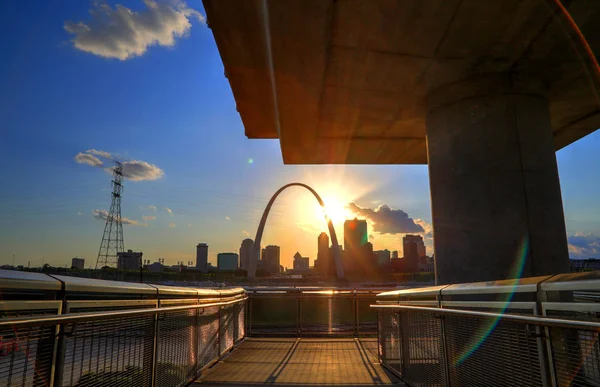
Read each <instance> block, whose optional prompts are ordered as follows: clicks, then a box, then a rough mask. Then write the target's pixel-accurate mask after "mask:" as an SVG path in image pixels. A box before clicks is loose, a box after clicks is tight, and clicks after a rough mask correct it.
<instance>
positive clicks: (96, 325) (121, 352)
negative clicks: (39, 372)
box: [57, 315, 155, 387]
mask: <svg viewBox="0 0 600 387" xmlns="http://www.w3.org/2000/svg"><path fill="white" fill-rule="evenodd" d="M154 321H155V318H154V316H153V315H147V316H138V317H128V318H108V319H104V320H97V321H88V322H82V323H76V324H67V325H65V326H64V327H63V332H62V335H63V336H64V343H63V347H62V350H61V352H62V354H61V353H59V354H58V356H64V362H63V366H62V369H60V370H57V374H59V375H60V377H62V383H61V385H62V386H81V387H83V386H100V385H102V386H104V385H106V386H111V387H120V386H147V385H149V384H150V382H151V377H152V357H153V345H154Z"/></svg>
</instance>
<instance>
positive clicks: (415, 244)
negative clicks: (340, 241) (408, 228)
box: [402, 235, 425, 272]
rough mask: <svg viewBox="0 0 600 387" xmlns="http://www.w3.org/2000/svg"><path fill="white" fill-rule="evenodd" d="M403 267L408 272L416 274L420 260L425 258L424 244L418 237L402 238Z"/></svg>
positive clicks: (407, 236) (420, 237)
mask: <svg viewBox="0 0 600 387" xmlns="http://www.w3.org/2000/svg"><path fill="white" fill-rule="evenodd" d="M402 242H403V248H404V259H405V261H404V262H405V267H406V271H408V272H418V271H419V263H420V262H421V258H423V257H425V244H424V243H423V237H422V236H420V235H406V236H404V238H402Z"/></svg>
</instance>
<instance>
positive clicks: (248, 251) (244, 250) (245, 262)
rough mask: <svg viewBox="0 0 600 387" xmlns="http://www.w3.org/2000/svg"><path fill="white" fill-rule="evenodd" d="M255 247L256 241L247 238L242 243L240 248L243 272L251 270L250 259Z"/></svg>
mask: <svg viewBox="0 0 600 387" xmlns="http://www.w3.org/2000/svg"><path fill="white" fill-rule="evenodd" d="M253 247H254V241H253V240H252V239H250V238H246V239H244V240H243V241H242V246H241V247H240V268H241V269H242V270H248V269H249V268H250V257H251V256H252V248H253Z"/></svg>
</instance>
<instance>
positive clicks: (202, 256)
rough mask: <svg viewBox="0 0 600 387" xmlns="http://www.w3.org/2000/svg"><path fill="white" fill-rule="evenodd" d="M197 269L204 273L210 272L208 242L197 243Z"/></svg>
mask: <svg viewBox="0 0 600 387" xmlns="http://www.w3.org/2000/svg"><path fill="white" fill-rule="evenodd" d="M196 269H198V270H200V271H201V272H203V273H207V272H208V245H207V244H206V243H198V244H197V245H196Z"/></svg>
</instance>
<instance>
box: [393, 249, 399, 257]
mask: <svg viewBox="0 0 600 387" xmlns="http://www.w3.org/2000/svg"><path fill="white" fill-rule="evenodd" d="M394 258H396V259H398V251H397V250H394V251H392V259H394Z"/></svg>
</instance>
